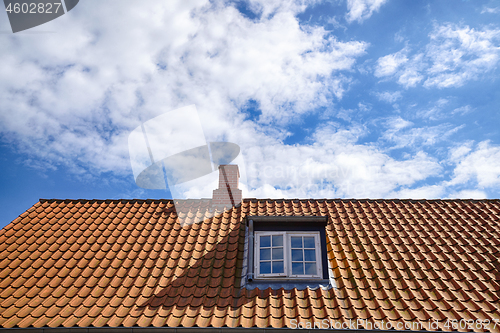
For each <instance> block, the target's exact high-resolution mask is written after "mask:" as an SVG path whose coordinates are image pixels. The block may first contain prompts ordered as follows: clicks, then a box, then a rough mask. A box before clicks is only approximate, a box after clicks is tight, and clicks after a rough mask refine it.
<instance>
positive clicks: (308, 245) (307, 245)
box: [304, 237, 315, 249]
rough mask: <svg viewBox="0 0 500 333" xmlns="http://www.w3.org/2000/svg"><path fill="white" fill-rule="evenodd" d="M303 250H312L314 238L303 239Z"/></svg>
mask: <svg viewBox="0 0 500 333" xmlns="http://www.w3.org/2000/svg"><path fill="white" fill-rule="evenodd" d="M304 248H305V249H314V248H315V246H314V237H304Z"/></svg>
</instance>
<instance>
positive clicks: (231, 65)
mask: <svg viewBox="0 0 500 333" xmlns="http://www.w3.org/2000/svg"><path fill="white" fill-rule="evenodd" d="M254 3H255V4H257V2H254ZM276 4H278V2H276ZM261 5H262V6H263V7H262V11H264V12H266V11H272V12H273V13H272V14H273V15H269V16H268V17H267V16H263V18H262V19H260V20H254V21H252V20H250V19H247V18H245V17H244V16H242V14H241V13H240V12H238V11H237V10H236V9H235V8H233V7H228V6H224V5H222V4H221V3H218V2H210V1H205V0H197V1H192V2H184V1H178V2H168V3H165V2H157V1H155V2H148V3H147V5H145V4H144V3H143V2H141V3H138V2H136V1H127V0H120V1H112V0H110V1H105V2H100V3H95V4H90V3H80V4H79V5H78V8H77V9H75V10H74V11H72V12H71V13H70V14H68V15H65V16H64V17H61V18H60V19H58V20H54V21H52V22H50V23H47V25H45V26H44V29H47V30H53V31H57V33H54V34H48V35H44V38H35V37H33V38H32V36H30V35H22V34H20V35H13V36H10V37H8V38H7V37H6V38H4V39H3V41H4V42H3V45H2V48H1V50H0V56H1V58H2V60H3V61H2V64H1V66H0V75H1V76H2V81H1V82H0V98H1V100H2V105H1V106H0V110H1V112H0V130H1V131H2V132H3V133H5V135H4V139H5V140H7V139H8V140H9V142H11V143H12V144H13V145H15V146H16V150H17V151H18V152H20V153H26V154H28V155H29V156H32V157H33V158H34V159H39V160H40V161H46V162H47V163H48V164H47V165H51V166H53V165H62V164H64V165H67V166H69V167H72V168H73V170H74V172H81V170H82V168H84V169H87V168H88V169H89V170H90V172H92V173H96V174H99V173H100V172H107V171H112V172H115V173H118V174H120V173H121V174H123V173H128V172H129V169H130V164H129V162H128V150H127V136H128V133H129V131H130V130H132V129H134V128H135V127H137V126H138V125H139V123H140V121H146V120H148V119H150V118H153V117H154V116H156V115H159V114H161V113H164V112H167V111H170V110H173V109H176V108H178V107H180V106H184V105H189V104H196V105H197V107H198V110H199V111H200V117H201V118H202V121H203V124H204V130H205V135H206V136H207V139H209V140H221V139H228V138H230V139H231V140H233V142H236V143H241V145H242V146H248V145H252V144H255V142H259V143H265V142H276V141H279V140H281V139H283V137H284V136H285V135H286V133H284V132H283V131H282V130H279V129H272V128H270V127H269V126H268V127H266V126H264V127H263V129H259V127H258V126H257V125H256V124H254V123H251V122H244V121H243V116H242V115H241V114H238V107H241V106H243V105H244V104H245V103H247V101H248V100H249V99H253V100H255V101H257V103H258V105H259V107H260V109H261V111H262V115H261V121H262V122H263V123H267V124H276V123H278V124H283V123H286V122H288V121H290V120H291V119H294V117H295V116H297V115H300V114H302V113H305V112H308V111H309V110H311V109H314V108H316V107H319V106H324V105H327V104H328V103H330V102H331V101H332V99H335V98H341V97H342V94H343V93H344V91H345V90H346V89H347V84H348V83H349V82H350V80H351V79H350V77H349V70H351V69H352V68H353V66H354V64H355V62H356V58H357V57H359V56H360V55H362V54H363V53H364V52H365V49H366V47H367V44H366V43H363V42H357V41H349V42H342V41H339V40H337V39H335V38H334V37H329V36H328V33H327V32H326V31H325V30H323V29H322V28H320V27H308V26H301V25H300V24H299V22H298V20H297V18H296V17H295V14H296V12H297V11H299V10H301V8H303V7H304V4H303V3H299V2H297V3H294V4H292V3H289V4H288V5H286V4H283V5H279V6H278V5H276V6H275V7H273V6H274V5H273V4H268V3H267V2H262V3H261ZM264 7H265V8H264ZM273 8H274V9H273ZM117 9H119V10H118V12H117ZM33 36H38V35H33ZM298 91H300V94H297V92H298Z"/></svg>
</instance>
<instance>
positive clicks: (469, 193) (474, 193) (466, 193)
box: [449, 190, 488, 199]
mask: <svg viewBox="0 0 500 333" xmlns="http://www.w3.org/2000/svg"><path fill="white" fill-rule="evenodd" d="M449 197H450V198H451V199H487V198H488V195H487V194H486V193H485V192H484V191H480V190H462V191H459V192H453V193H451V195H450V196H449Z"/></svg>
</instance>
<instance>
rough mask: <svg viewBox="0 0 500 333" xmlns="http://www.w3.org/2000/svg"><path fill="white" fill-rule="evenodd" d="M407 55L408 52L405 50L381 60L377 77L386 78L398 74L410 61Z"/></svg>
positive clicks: (379, 60)
mask: <svg viewBox="0 0 500 333" xmlns="http://www.w3.org/2000/svg"><path fill="white" fill-rule="evenodd" d="M407 53H408V50H407V49H406V48H404V49H402V50H401V51H398V52H396V53H393V54H389V55H386V56H384V57H381V58H379V59H378V60H377V67H376V68H375V76H376V77H384V76H389V75H393V74H394V73H396V72H397V71H398V70H399V68H400V67H401V66H402V65H403V64H405V63H406V62H407V61H408V58H407V56H406V55H407Z"/></svg>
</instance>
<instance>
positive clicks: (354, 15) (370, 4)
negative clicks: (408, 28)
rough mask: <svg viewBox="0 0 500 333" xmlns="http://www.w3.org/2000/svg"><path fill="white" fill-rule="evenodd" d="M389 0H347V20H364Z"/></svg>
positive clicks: (359, 21)
mask: <svg viewBox="0 0 500 333" xmlns="http://www.w3.org/2000/svg"><path fill="white" fill-rule="evenodd" d="M386 2H387V0H347V10H348V12H347V15H346V20H347V22H349V23H351V22H353V21H358V23H361V22H363V21H364V20H366V19H367V18H369V17H370V16H372V14H373V13H374V12H376V11H378V10H379V8H380V7H381V6H382V5H383V4H384V3H386Z"/></svg>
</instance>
